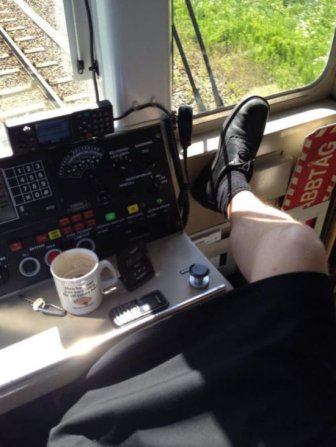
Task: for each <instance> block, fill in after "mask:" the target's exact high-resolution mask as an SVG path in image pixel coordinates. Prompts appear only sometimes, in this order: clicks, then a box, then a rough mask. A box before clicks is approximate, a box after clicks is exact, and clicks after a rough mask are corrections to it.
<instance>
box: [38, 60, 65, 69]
mask: <svg viewBox="0 0 336 447" xmlns="http://www.w3.org/2000/svg"><path fill="white" fill-rule="evenodd" d="M34 65H35V67H36V68H48V67H54V66H55V65H59V62H58V61H45V62H37V63H35V64H34Z"/></svg>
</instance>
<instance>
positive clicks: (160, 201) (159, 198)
mask: <svg viewBox="0 0 336 447" xmlns="http://www.w3.org/2000/svg"><path fill="white" fill-rule="evenodd" d="M162 202H163V199H162V197H158V198H157V199H156V203H157V204H158V205H161V203H162Z"/></svg>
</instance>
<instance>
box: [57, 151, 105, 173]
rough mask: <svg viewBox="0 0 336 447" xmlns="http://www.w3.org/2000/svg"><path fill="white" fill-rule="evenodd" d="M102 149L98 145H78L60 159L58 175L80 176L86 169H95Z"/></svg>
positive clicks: (101, 154)
mask: <svg viewBox="0 0 336 447" xmlns="http://www.w3.org/2000/svg"><path fill="white" fill-rule="evenodd" d="M102 157H103V151H102V149H101V148H99V147H98V146H78V147H76V148H75V149H73V150H72V151H71V152H69V153H68V154H67V155H66V156H65V157H64V158H63V160H62V162H61V164H60V167H59V171H58V175H59V176H60V177H63V178H81V177H83V174H84V173H85V172H87V171H94V170H95V169H97V167H98V165H99V163H100V160H101V159H102Z"/></svg>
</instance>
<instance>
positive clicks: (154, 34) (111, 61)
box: [92, 0, 171, 127]
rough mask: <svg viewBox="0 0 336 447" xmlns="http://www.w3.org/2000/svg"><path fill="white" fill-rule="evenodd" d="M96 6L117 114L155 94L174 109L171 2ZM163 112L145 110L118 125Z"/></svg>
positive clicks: (105, 73)
mask: <svg viewBox="0 0 336 447" xmlns="http://www.w3.org/2000/svg"><path fill="white" fill-rule="evenodd" d="M92 6H93V8H92V9H93V19H94V21H95V26H94V28H95V38H96V40H97V48H98V49H99V50H100V54H98V59H99V68H100V74H101V76H102V78H103V88H104V96H105V97H106V98H107V99H110V100H111V101H112V103H113V106H114V114H115V116H119V115H121V114H122V113H123V112H124V111H125V110H127V109H128V108H129V107H131V106H132V105H133V104H134V103H135V102H137V103H138V104H142V103H145V102H149V101H151V100H152V99H153V98H154V99H155V100H156V101H157V102H159V103H160V104H162V105H163V106H165V107H166V108H168V109H170V98H171V63H170V60H171V51H170V49H171V47H170V46H171V39H170V35H171V26H170V25H171V23H170V0H96V1H95V2H92ZM102 54H103V55H104V57H102V56H101V55H102ZM115 68H116V69H115ZM159 115H160V113H159V111H158V110H157V109H153V108H149V109H145V110H144V111H139V112H136V113H133V114H131V115H130V116H129V117H128V118H127V119H124V120H123V121H122V122H121V123H120V127H125V126H128V125H130V124H135V123H140V122H144V121H147V120H151V119H155V118H157V117H158V116H159Z"/></svg>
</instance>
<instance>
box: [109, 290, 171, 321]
mask: <svg viewBox="0 0 336 447" xmlns="http://www.w3.org/2000/svg"><path fill="white" fill-rule="evenodd" d="M168 306H169V302H168V300H167V299H166V297H165V296H164V295H163V294H162V293H161V292H160V291H159V290H155V291H154V292H150V293H147V294H146V295H143V296H142V297H140V298H138V299H134V300H131V301H128V302H127V303H125V304H121V305H120V306H117V307H115V308H113V309H111V310H110V312H109V316H110V319H111V321H112V323H113V324H114V325H115V326H117V327H120V326H123V325H125V324H127V323H131V322H133V321H135V320H138V319H139V318H142V317H144V316H146V315H149V314H155V313H157V312H159V311H160V310H163V309H165V308H166V307H168Z"/></svg>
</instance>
